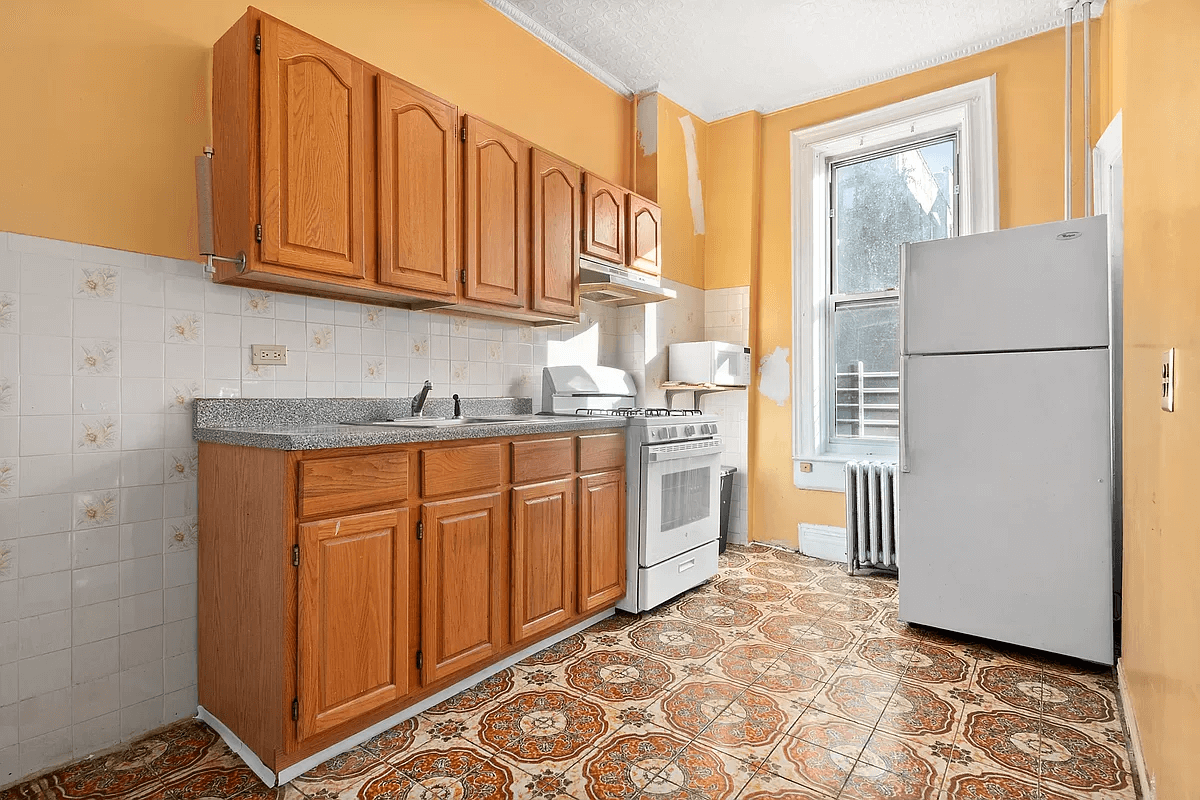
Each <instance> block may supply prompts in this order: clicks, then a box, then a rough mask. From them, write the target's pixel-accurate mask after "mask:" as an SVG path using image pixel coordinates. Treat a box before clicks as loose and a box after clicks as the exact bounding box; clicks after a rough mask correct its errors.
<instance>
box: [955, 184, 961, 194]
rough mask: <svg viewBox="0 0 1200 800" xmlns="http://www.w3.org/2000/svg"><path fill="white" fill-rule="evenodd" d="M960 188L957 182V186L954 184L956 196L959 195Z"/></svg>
mask: <svg viewBox="0 0 1200 800" xmlns="http://www.w3.org/2000/svg"><path fill="white" fill-rule="evenodd" d="M960 188H961V187H960V186H958V185H957V184H955V186H954V196H955V197H958V192H959V189H960Z"/></svg>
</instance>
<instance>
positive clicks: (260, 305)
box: [242, 289, 275, 317]
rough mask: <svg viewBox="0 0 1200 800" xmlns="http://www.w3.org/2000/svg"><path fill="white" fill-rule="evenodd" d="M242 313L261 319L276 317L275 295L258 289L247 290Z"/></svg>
mask: <svg viewBox="0 0 1200 800" xmlns="http://www.w3.org/2000/svg"><path fill="white" fill-rule="evenodd" d="M242 313H243V314H250V315H253V316H259V317H273V316H275V302H274V295H273V294H271V292H264V291H260V290H258V289H247V290H246V301H245V303H244V304H243V306H242Z"/></svg>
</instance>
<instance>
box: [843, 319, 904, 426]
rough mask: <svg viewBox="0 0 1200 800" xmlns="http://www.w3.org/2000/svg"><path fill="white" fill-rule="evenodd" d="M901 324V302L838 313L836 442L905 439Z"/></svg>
mask: <svg viewBox="0 0 1200 800" xmlns="http://www.w3.org/2000/svg"><path fill="white" fill-rule="evenodd" d="M899 322H900V307H899V304H898V303H897V302H896V301H895V300H879V301H866V302H863V301H859V302H856V303H840V304H838V305H837V306H836V307H835V308H834V310H833V361H834V364H833V366H834V372H835V376H834V377H835V378H836V381H835V386H836V389H835V391H834V395H835V397H836V399H835V400H834V401H833V402H834V403H835V406H834V412H836V413H835V414H834V417H833V419H834V420H835V422H834V436H835V437H844V438H851V439H863V438H867V439H879V438H884V439H895V438H897V437H898V436H899V433H900V411H899V402H900V348H899V341H898V338H897V332H898V330H899Z"/></svg>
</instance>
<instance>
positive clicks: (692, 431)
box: [683, 425, 696, 436]
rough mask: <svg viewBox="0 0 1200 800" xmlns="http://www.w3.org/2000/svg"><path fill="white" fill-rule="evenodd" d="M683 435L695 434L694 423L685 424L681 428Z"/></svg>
mask: <svg viewBox="0 0 1200 800" xmlns="http://www.w3.org/2000/svg"><path fill="white" fill-rule="evenodd" d="M683 435H684V436H695V435H696V426H695V425H685V426H684V428H683Z"/></svg>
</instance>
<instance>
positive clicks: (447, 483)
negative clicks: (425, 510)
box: [421, 444, 500, 497]
mask: <svg viewBox="0 0 1200 800" xmlns="http://www.w3.org/2000/svg"><path fill="white" fill-rule="evenodd" d="M499 485H500V445H499V444H477V445H471V446H469V447H448V448H445V449H443V450H424V451H422V452H421V493H422V494H424V495H425V496H426V497H434V496H436V495H442V494H463V493H465V492H470V491H474V490H475V489H492V488H495V487H497V486H499Z"/></svg>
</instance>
